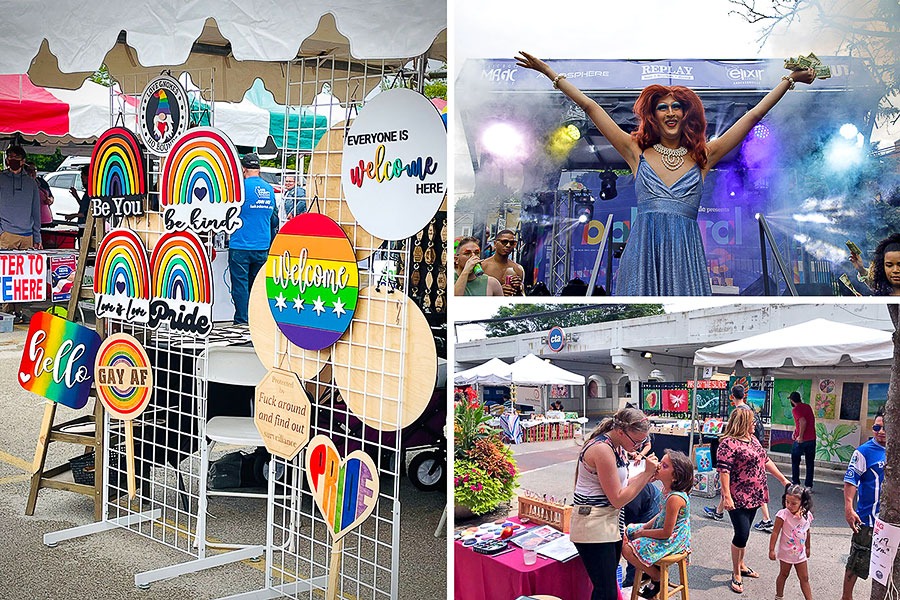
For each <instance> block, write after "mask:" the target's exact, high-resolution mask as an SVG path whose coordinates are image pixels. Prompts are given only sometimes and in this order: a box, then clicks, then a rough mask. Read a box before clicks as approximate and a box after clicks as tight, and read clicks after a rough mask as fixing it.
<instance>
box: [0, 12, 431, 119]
mask: <svg viewBox="0 0 900 600" xmlns="http://www.w3.org/2000/svg"><path fill="white" fill-rule="evenodd" d="M3 12H4V18H3V19H0V39H3V40H4V51H3V52H0V74H18V73H26V72H27V73H28V75H29V77H30V78H31V81H32V82H34V83H35V84H36V85H43V86H49V87H60V88H68V89H74V88H77V87H79V86H81V84H82V83H83V82H84V80H85V78H86V77H88V76H89V75H90V74H91V73H93V72H94V71H95V70H97V69H98V68H99V67H100V65H101V64H103V63H105V64H106V65H107V67H108V68H109V70H110V73H111V74H112V75H113V77H114V78H116V79H118V78H120V77H122V76H124V75H132V74H138V73H142V72H145V73H154V74H158V73H159V72H160V71H161V70H163V69H171V70H172V72H173V75H176V76H177V75H178V74H180V73H181V72H183V71H190V70H194V69H204V68H215V69H216V82H215V86H216V96H217V99H219V100H229V101H232V102H237V101H240V100H241V98H242V97H243V95H244V92H246V91H247V90H248V89H249V88H250V86H251V85H252V84H253V80H254V79H256V78H257V77H259V78H261V79H263V80H264V81H265V82H266V86H267V87H268V88H269V89H274V90H281V89H284V87H285V70H284V63H286V62H288V61H291V60H293V59H295V58H303V57H315V56H320V55H331V56H335V57H337V58H341V59H345V60H349V61H350V62H356V61H363V60H381V59H385V60H388V61H392V60H393V61H395V62H396V61H397V60H398V59H405V58H411V57H415V56H419V55H422V54H425V55H427V56H428V57H429V58H435V59H439V60H446V56H447V31H446V28H447V5H446V1H445V0H381V1H379V0H373V1H369V2H365V3H360V2H358V1H357V0H303V1H302V2H300V1H298V0H293V1H284V0H279V1H277V2H276V1H274V0H265V1H257V2H255V3H253V5H252V10H250V9H249V8H248V3H247V2H241V1H238V0H222V1H220V2H215V3H213V2H209V1H208V0H195V1H193V2H192V1H186V2H162V3H161V2H158V1H151V0H138V1H135V2H122V1H120V0H95V1H93V2H80V1H75V0H59V1H54V2H50V1H49V0H38V1H36V2H31V3H29V4H28V7H27V10H5V11H3ZM37 15H39V17H38V16H37ZM120 32H124V35H120ZM313 93H315V92H313ZM310 100H311V99H310V98H302V99H300V101H301V102H302V103H308V102H310Z"/></svg>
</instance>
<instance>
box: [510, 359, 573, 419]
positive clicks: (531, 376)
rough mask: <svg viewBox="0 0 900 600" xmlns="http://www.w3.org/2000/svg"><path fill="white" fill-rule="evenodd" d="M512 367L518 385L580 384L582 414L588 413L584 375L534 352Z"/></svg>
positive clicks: (514, 381) (513, 378)
mask: <svg viewBox="0 0 900 600" xmlns="http://www.w3.org/2000/svg"><path fill="white" fill-rule="evenodd" d="M510 367H511V369H512V382H513V383H514V384H516V385H580V386H581V399H582V409H581V410H582V415H583V416H586V415H587V395H586V394H585V389H584V386H585V379H584V375H579V374H578V373H572V372H571V371H566V370H565V369H563V368H561V367H557V366H556V365H553V364H550V363H549V362H547V361H545V360H543V359H542V358H540V357H538V356H536V355H534V354H529V355H528V356H525V357H524V358H520V359H519V360H517V361H516V362H514V363H513V364H512V365H510Z"/></svg>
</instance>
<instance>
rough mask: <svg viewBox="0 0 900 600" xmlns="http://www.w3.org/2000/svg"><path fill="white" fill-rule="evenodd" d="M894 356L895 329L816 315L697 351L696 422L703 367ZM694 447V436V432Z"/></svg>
mask: <svg viewBox="0 0 900 600" xmlns="http://www.w3.org/2000/svg"><path fill="white" fill-rule="evenodd" d="M893 356H894V344H893V339H892V333H891V332H890V331H882V330H880V329H872V328H871V327H860V326H858V325H848V324H845V323H837V322H835V321H829V320H828V319H813V320H811V321H807V322H805V323H800V324H798V325H793V326H791V327H785V328H783V329H778V330H776V331H770V332H767V333H761V334H759V335H754V336H750V337H746V338H744V339H741V340H735V341H733V342H728V343H727V344H721V345H719V346H710V347H706V348H701V349H700V350H697V352H695V353H694V386H695V387H694V389H693V396H694V398H693V403H692V404H693V409H692V413H691V417H692V423H693V422H694V421H696V419H697V388H696V385H697V375H698V371H699V369H700V367H709V366H712V367H734V366H735V365H736V364H737V363H738V362H739V361H740V363H741V364H742V365H743V366H744V367H746V368H756V369H777V368H782V367H785V366H786V365H787V361H788V360H790V361H791V363H790V366H794V367H834V366H839V365H846V364H861V363H872V362H878V361H889V360H891V359H892V358H893ZM690 438H691V439H690V442H691V443H690V444H689V445H690V446H691V447H692V446H693V441H694V436H693V435H691V436H690Z"/></svg>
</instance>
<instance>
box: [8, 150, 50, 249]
mask: <svg viewBox="0 0 900 600" xmlns="http://www.w3.org/2000/svg"><path fill="white" fill-rule="evenodd" d="M26 158H27V156H26V154H25V150H24V149H23V148H22V147H21V146H10V147H9V149H8V150H7V151H6V166H7V167H8V168H7V169H6V170H4V171H2V172H0V250H31V249H33V248H34V249H38V250H40V249H42V248H43V246H42V245H41V196H40V193H39V191H38V184H37V182H36V181H35V180H34V179H32V178H31V177H29V176H28V174H27V173H26V172H25V159H26Z"/></svg>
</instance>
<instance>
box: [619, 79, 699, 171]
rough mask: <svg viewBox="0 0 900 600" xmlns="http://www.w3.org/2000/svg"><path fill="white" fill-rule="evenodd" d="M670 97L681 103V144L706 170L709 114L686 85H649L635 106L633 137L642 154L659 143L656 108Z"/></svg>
mask: <svg viewBox="0 0 900 600" xmlns="http://www.w3.org/2000/svg"><path fill="white" fill-rule="evenodd" d="M669 94H671V95H672V96H673V97H674V98H675V99H676V100H678V102H680V103H681V106H682V109H683V110H684V118H683V119H682V125H681V143H682V145H684V147H685V148H687V150H688V154H690V156H691V158H692V159H694V162H696V163H697V164H698V165H699V166H700V168H701V169H702V168H704V167H705V166H706V112H705V111H704V110H703V102H701V101H700V97H699V96H698V95H697V94H695V93H694V92H693V91H692V90H691V89H689V88H686V87H684V86H683V85H673V86H665V85H658V84H654V85H648V86H647V87H645V88H644V89H643V91H642V92H641V95H640V96H638V99H637V101H635V103H634V114H635V115H636V116H637V118H638V128H637V130H635V131H634V132H632V134H631V137H632V138H634V141H636V142H637V144H638V146H640V148H641V150H644V149H646V148H649V147H650V146H652V145H653V144H656V143H657V142H659V140H660V135H659V128H658V126H657V123H656V105H657V103H658V102H659V100H660V99H661V98H664V97H666V96H668V95H669Z"/></svg>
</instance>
